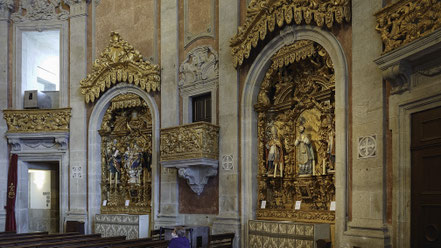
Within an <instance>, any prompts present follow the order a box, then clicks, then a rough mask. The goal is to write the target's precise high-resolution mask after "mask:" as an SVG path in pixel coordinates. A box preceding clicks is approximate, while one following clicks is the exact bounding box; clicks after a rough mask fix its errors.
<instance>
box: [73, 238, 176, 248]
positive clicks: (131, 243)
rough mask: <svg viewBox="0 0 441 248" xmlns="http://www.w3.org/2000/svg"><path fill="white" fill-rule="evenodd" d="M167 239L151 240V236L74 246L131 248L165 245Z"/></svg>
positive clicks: (81, 247)
mask: <svg viewBox="0 0 441 248" xmlns="http://www.w3.org/2000/svg"><path fill="white" fill-rule="evenodd" d="M167 245H168V241H167V240H152V239H151V238H142V239H130V240H122V241H115V242H106V243H97V244H86V245H80V246H75V247H78V248H86V247H87V248H109V247H118V248H123V247H124V248H129V247H130V248H132V247H158V248H159V247H164V248H165V247H167Z"/></svg>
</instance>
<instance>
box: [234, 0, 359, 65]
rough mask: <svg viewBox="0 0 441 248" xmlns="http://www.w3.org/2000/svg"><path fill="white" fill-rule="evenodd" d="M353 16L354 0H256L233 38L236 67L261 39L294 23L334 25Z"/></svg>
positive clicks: (253, 0)
mask: <svg viewBox="0 0 441 248" xmlns="http://www.w3.org/2000/svg"><path fill="white" fill-rule="evenodd" d="M350 19H351V1H350V0H313V1H310V0H252V1H251V2H250V4H249V5H248V9H247V16H246V20H245V23H244V24H243V25H241V26H240V27H239V28H238V32H237V34H236V35H235V36H234V37H233V38H232V39H231V45H230V46H231V47H232V54H233V65H234V67H237V66H240V65H242V63H243V61H244V59H246V58H248V57H249V56H250V52H251V49H252V48H253V47H256V46H257V44H258V42H259V40H264V39H265V38H266V37H267V34H268V33H270V32H273V31H274V30H275V29H276V27H279V28H281V27H282V26H284V25H289V24H291V23H296V24H301V23H305V24H308V25H317V26H319V27H322V26H324V25H326V27H328V28H331V27H332V26H333V25H334V24H335V23H343V21H344V20H346V21H347V22H349V21H350Z"/></svg>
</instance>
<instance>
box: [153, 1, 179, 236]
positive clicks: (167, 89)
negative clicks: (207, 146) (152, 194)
mask: <svg viewBox="0 0 441 248" xmlns="http://www.w3.org/2000/svg"><path fill="white" fill-rule="evenodd" d="M160 11H161V15H160V16H161V20H160V23H161V30H160V32H161V42H160V44H161V51H160V56H161V69H162V70H161V96H162V97H161V109H162V110H164V111H162V113H164V112H166V113H167V114H162V113H161V128H166V127H172V126H177V125H178V124H179V98H178V83H177V82H178V69H179V63H178V61H179V57H178V54H179V51H178V1H177V0H163V1H161V10H160ZM159 197H160V209H159V216H158V217H156V216H155V218H157V219H155V228H156V227H159V226H161V225H168V224H176V223H177V222H179V220H177V219H176V218H177V215H178V204H179V202H178V182H177V175H176V169H169V168H163V167H162V166H161V192H160V195H159Z"/></svg>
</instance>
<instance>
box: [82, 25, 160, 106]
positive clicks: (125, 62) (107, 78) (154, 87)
mask: <svg viewBox="0 0 441 248" xmlns="http://www.w3.org/2000/svg"><path fill="white" fill-rule="evenodd" d="M110 38H111V39H110V44H109V45H108V46H107V47H106V48H105V49H104V50H103V52H102V53H101V55H100V57H99V58H98V59H96V60H95V62H94V64H93V68H92V72H91V73H90V74H89V75H87V77H86V78H85V79H83V80H81V82H80V84H81V94H83V95H84V96H85V101H86V103H88V102H94V101H95V99H98V98H99V97H100V95H101V93H102V92H104V91H106V90H107V89H109V88H111V87H113V85H115V84H117V83H129V84H135V85H136V86H139V87H141V89H143V90H145V91H147V92H150V91H160V88H161V83H160V68H159V66H158V65H154V64H152V63H150V62H149V61H144V60H143V58H142V55H141V54H140V52H139V51H138V50H135V48H134V47H133V46H132V45H130V44H129V43H128V42H127V41H125V40H123V39H121V36H120V35H119V33H117V32H111V33H110Z"/></svg>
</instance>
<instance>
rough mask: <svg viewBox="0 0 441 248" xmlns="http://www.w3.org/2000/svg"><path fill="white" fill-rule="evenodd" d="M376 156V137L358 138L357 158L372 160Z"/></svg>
mask: <svg viewBox="0 0 441 248" xmlns="http://www.w3.org/2000/svg"><path fill="white" fill-rule="evenodd" d="M376 155H377V135H371V136H365V137H359V138H358V158H372V157H375V156H376Z"/></svg>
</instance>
